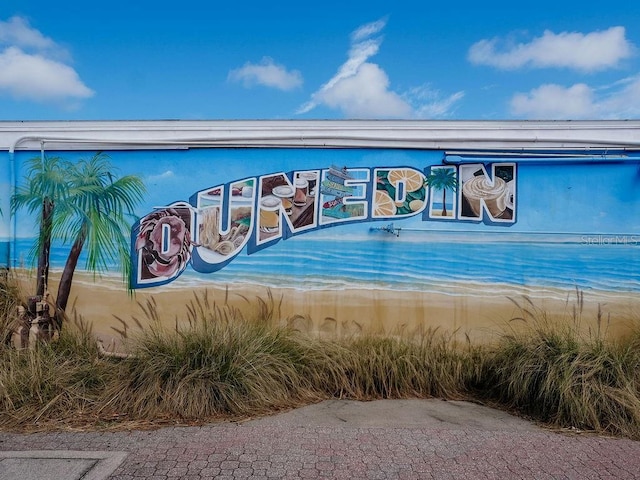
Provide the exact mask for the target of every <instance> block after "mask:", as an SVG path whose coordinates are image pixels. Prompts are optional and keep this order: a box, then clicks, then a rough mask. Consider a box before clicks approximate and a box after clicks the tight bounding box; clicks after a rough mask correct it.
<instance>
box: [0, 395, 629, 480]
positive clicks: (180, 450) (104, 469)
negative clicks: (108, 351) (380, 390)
mask: <svg viewBox="0 0 640 480" xmlns="http://www.w3.org/2000/svg"><path fill="white" fill-rule="evenodd" d="M36 478H37V479H39V480H48V479H56V480H58V479H70V480H75V479H84V480H86V479H90V480H101V479H107V478H108V479H120V480H124V479H127V480H131V479H141V478H144V479H152V480H160V479H163V480H168V479H179V478H180V479H186V480H190V479H191V480H195V479H199V480H200V479H213V478H216V479H235V478H345V479H411V478H415V479H422V478H425V479H429V478H434V479H457V478H464V479H487V478H496V479H505V478H507V479H508V478H536V479H545V478H548V479H557V478H575V479H589V478H611V479H614V478H615V479H627V478H640V442H634V441H631V440H624V439H612V438H605V437H598V436H594V435H567V434H561V433H556V432H550V431H547V430H544V429H541V428H539V427H537V426H535V425H533V424H531V423H529V422H526V421H524V420H522V419H520V418H517V417H513V416H511V415H508V414H506V413H504V412H501V411H497V410H493V409H490V408H486V407H482V406H479V405H476V404H473V403H468V402H444V401H440V400H381V401H375V402H364V403H363V402H353V401H343V400H330V401H326V402H322V403H320V404H317V405H311V406H308V407H304V408H301V409H298V410H293V411H290V412H287V413H283V414H280V415H274V416H270V417H264V418H260V419H255V420H251V421H245V422H240V423H221V424H213V425H207V426H203V427H170V428H161V429H158V430H152V431H130V432H77V433H76V432H56V433H34V434H13V433H0V480H8V479H11V480H14V479H20V480H31V479H36Z"/></svg>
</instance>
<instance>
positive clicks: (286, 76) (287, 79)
mask: <svg viewBox="0 0 640 480" xmlns="http://www.w3.org/2000/svg"><path fill="white" fill-rule="evenodd" d="M228 79H229V80H230V81H235V82H242V83H243V84H244V86H245V87H251V86H253V85H264V86H265V87H273V88H277V89H279V90H285V91H287V90H292V89H294V88H297V87H299V86H301V85H302V81H303V80H302V74H301V73H300V72H299V71H297V70H291V71H287V69H286V68H285V67H284V66H283V65H278V64H276V63H275V62H274V61H273V59H272V58H269V57H264V58H263V59H262V61H261V62H260V63H258V64H254V63H250V62H247V63H245V64H244V66H243V67H241V68H238V69H236V70H231V71H230V72H229V76H228Z"/></svg>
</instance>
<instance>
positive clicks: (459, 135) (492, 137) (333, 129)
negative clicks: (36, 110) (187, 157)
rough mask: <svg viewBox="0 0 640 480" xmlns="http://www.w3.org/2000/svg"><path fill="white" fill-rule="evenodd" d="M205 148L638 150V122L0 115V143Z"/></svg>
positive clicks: (6, 146) (7, 146)
mask: <svg viewBox="0 0 640 480" xmlns="http://www.w3.org/2000/svg"><path fill="white" fill-rule="evenodd" d="M42 147H44V148H45V149H46V150H123V149H125V150H127V149H158V148H160V149H180V148H205V147H302V148H304V147H313V148H318V147H320V148H321V147H326V148H359V147H364V148H367V147H368V148H411V149H430V150H449V149H455V150H508V151H513V152H517V151H518V150H528V151H536V150H554V151H588V150H594V151H598V152H602V151H606V150H608V149H612V150H617V151H620V150H638V149H640V121H638V120H610V121H607V120H601V121H417V120H416V121H411V120H396V121H388V120H302V121H296V120H255V121H248V120H230V121H222V120H220V121H218V120H216V121H188V120H152V121H68V122H63V121H25V122H11V121H4V122H3V121H0V150H6V151H9V152H13V151H20V150H40V149H41V148H42Z"/></svg>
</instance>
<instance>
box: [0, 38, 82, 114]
mask: <svg viewBox="0 0 640 480" xmlns="http://www.w3.org/2000/svg"><path fill="white" fill-rule="evenodd" d="M0 91H6V92H9V93H10V94H11V95H13V96H14V97H16V98H25V99H29V100H36V101H51V100H61V99H69V98H75V99H82V98H89V97H91V96H93V94H94V92H93V90H91V89H90V88H88V87H87V86H86V85H85V84H84V83H82V81H81V80H80V78H79V77H78V74H77V73H76V71H75V70H74V69H73V68H71V67H69V66H68V65H65V64H63V63H60V62H57V61H55V60H50V59H48V58H45V57H43V56H41V55H32V54H28V53H25V52H23V51H22V50H20V49H19V48H17V47H9V48H7V49H5V50H4V51H3V52H1V53H0Z"/></svg>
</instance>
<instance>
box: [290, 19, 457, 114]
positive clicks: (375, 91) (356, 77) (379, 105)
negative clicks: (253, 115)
mask: <svg viewBox="0 0 640 480" xmlns="http://www.w3.org/2000/svg"><path fill="white" fill-rule="evenodd" d="M386 23H387V20H386V18H383V19H380V20H377V21H375V22H371V23H367V24H365V25H362V26H360V27H358V28H357V29H356V30H355V31H354V32H352V33H351V45H350V48H349V52H348V55H347V60H346V61H345V62H344V63H343V64H342V65H341V66H340V67H339V68H338V71H337V72H336V74H335V75H334V76H333V77H331V78H330V79H329V80H328V81H327V82H326V83H325V84H323V85H322V86H321V87H320V88H319V89H318V90H317V91H316V92H315V93H313V94H312V95H311V98H310V100H309V101H308V102H306V103H304V104H303V105H301V106H300V108H299V109H298V111H297V112H296V113H298V114H303V113H307V112H310V111H311V110H313V109H314V108H316V107H318V106H319V105H325V106H327V107H329V108H332V109H336V110H340V111H341V112H342V113H343V114H344V115H346V116H347V117H350V118H382V117H386V118H412V117H423V116H427V115H430V114H432V113H433V114H435V112H437V115H445V114H446V112H445V110H446V106H445V105H446V100H445V101H444V103H441V104H440V107H439V108H436V106H435V103H434V102H433V100H434V99H433V98H431V99H429V101H428V102H427V103H425V102H424V100H425V99H424V98H421V96H420V95H419V94H418V91H419V90H418V89H414V90H412V91H409V92H407V93H397V92H394V91H393V90H391V89H390V82H389V77H388V75H387V73H386V72H385V71H384V70H383V69H382V67H380V66H379V65H378V64H375V63H372V62H369V61H368V60H369V59H370V58H371V57H373V56H374V55H376V54H377V53H378V51H379V50H380V45H381V44H382V37H381V36H380V35H379V34H380V33H381V32H382V30H383V29H384V27H385V26H386ZM456 95H459V94H456ZM461 97H462V95H461V94H460V95H459V97H457V98H456V99H454V100H452V101H451V104H453V103H454V102H455V101H456V100H457V99H459V98H461ZM439 101H440V102H443V100H441V99H439ZM430 107H433V108H432V109H431V110H430Z"/></svg>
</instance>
